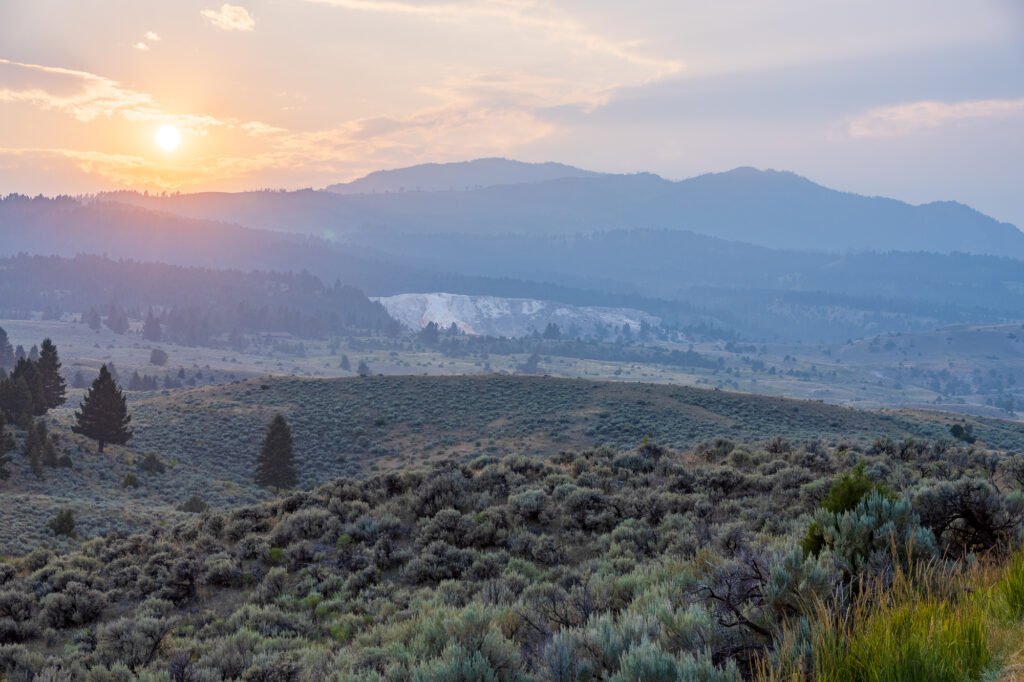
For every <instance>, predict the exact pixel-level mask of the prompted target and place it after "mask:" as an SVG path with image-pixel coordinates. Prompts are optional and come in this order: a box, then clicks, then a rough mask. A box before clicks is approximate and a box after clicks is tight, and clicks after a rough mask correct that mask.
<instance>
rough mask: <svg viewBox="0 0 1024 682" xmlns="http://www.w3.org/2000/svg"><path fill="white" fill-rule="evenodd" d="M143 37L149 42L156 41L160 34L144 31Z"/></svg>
mask: <svg viewBox="0 0 1024 682" xmlns="http://www.w3.org/2000/svg"><path fill="white" fill-rule="evenodd" d="M145 38H146V40H148V41H149V42H151V43H156V42H159V41H160V36H159V35H157V34H156V33H155V32H154V31H146V35H145Z"/></svg>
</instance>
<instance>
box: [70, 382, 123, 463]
mask: <svg viewBox="0 0 1024 682" xmlns="http://www.w3.org/2000/svg"><path fill="white" fill-rule="evenodd" d="M75 419H76V420H77V423H76V424H75V425H74V426H72V427H71V430H72V431H74V432H75V433H78V434H81V435H83V436H86V437H88V438H92V439H94V440H96V441H98V442H99V451H100V452H103V446H104V445H105V444H106V443H119V444H124V443H127V442H128V440H129V439H130V438H131V437H132V431H131V429H129V428H128V424H129V423H130V422H131V420H132V418H131V415H129V414H128V405H127V404H126V403H125V399H124V393H123V392H122V391H121V389H120V388H119V387H118V386H117V384H116V383H114V378H113V377H112V376H111V375H110V371H109V370H108V369H107V366H106V365H103V366H102V367H100V375H99V376H98V377H96V380H95V381H94V382H92V387H91V388H90V389H89V391H88V392H87V393H86V394H85V400H83V401H82V405H81V407H80V408H79V410H78V411H77V412H75Z"/></svg>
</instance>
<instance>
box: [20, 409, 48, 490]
mask: <svg viewBox="0 0 1024 682" xmlns="http://www.w3.org/2000/svg"><path fill="white" fill-rule="evenodd" d="M47 440H48V438H47V433H46V423H45V422H43V421H42V420H40V421H38V422H36V423H34V424H32V425H31V426H30V427H29V429H28V435H27V436H26V438H25V444H24V446H23V449H22V453H23V454H24V455H25V458H26V459H28V465H29V467H30V468H31V469H32V473H33V474H35V475H36V478H42V477H43V466H42V464H41V461H42V454H43V449H44V448H45V446H46V441H47Z"/></svg>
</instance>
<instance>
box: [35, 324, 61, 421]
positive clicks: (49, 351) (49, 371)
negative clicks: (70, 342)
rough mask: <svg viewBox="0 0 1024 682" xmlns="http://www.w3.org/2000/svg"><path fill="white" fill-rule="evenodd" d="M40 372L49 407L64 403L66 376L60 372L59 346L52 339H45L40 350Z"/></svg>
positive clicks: (44, 394)
mask: <svg viewBox="0 0 1024 682" xmlns="http://www.w3.org/2000/svg"><path fill="white" fill-rule="evenodd" d="M39 374H40V376H41V378H42V382H43V397H44V398H45V399H46V407H47V409H53V408H54V407H57V406H58V405H63V404H64V400H65V397H64V393H65V391H66V390H67V385H66V384H65V383H64V377H62V376H61V374H60V358H59V357H58V356H57V346H55V345H54V344H53V341H51V340H50V339H43V345H42V348H40V351H39Z"/></svg>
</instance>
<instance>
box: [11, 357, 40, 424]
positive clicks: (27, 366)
mask: <svg viewBox="0 0 1024 682" xmlns="http://www.w3.org/2000/svg"><path fill="white" fill-rule="evenodd" d="M11 378H12V379H24V380H25V384H26V385H27V386H28V390H29V391H30V392H31V393H32V403H31V405H30V406H27V407H28V409H26V410H25V412H26V413H28V414H31V415H32V416H34V417H38V416H40V415H44V414H46V409H47V408H46V392H45V391H44V389H43V375H42V373H40V371H39V365H38V364H37V363H35V362H32V361H31V360H29V359H28V358H21V359H19V360H18V363H17V364H16V365H14V371H13V372H11Z"/></svg>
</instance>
